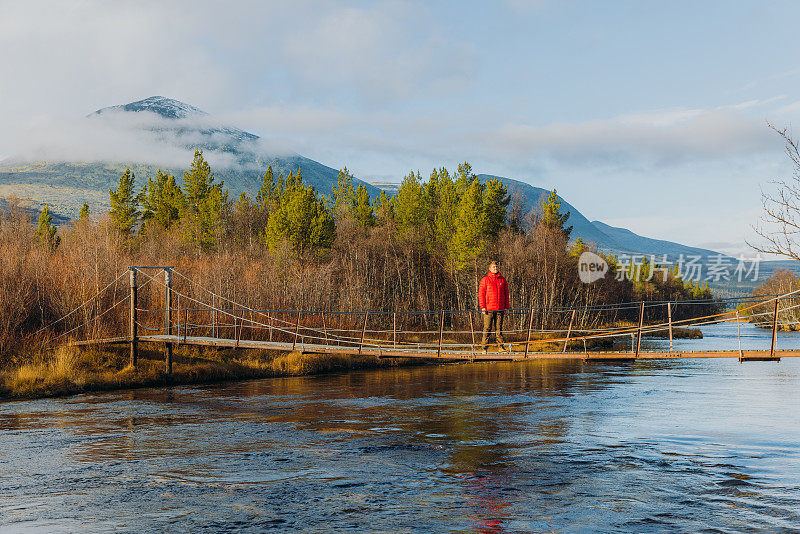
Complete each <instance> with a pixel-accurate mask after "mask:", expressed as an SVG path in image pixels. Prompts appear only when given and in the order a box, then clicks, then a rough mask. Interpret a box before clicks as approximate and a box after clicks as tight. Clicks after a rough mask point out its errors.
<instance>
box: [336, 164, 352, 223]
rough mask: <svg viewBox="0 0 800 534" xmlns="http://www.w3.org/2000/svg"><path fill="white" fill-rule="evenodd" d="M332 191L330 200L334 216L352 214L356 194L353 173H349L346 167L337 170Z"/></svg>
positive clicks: (339, 216)
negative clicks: (337, 173)
mask: <svg viewBox="0 0 800 534" xmlns="http://www.w3.org/2000/svg"><path fill="white" fill-rule="evenodd" d="M332 193H333V194H332V195H331V200H332V203H333V205H332V208H333V214H334V216H335V217H336V218H337V219H338V218H341V217H347V216H349V215H352V214H353V208H354V206H355V203H356V194H355V191H354V189H353V175H352V174H350V171H348V170H347V167H345V168H344V169H342V170H340V171H339V175H338V177H337V178H336V185H335V186H333V192H332Z"/></svg>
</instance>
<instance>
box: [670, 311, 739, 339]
mask: <svg viewBox="0 0 800 534" xmlns="http://www.w3.org/2000/svg"><path fill="white" fill-rule="evenodd" d="M736 313H737V317H738V313H739V312H736ZM667 322H669V350H672V303H671V302H667Z"/></svg>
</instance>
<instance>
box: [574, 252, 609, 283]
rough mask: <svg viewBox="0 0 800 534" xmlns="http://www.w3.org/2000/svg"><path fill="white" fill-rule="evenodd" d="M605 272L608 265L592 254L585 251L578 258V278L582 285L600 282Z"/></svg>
mask: <svg viewBox="0 0 800 534" xmlns="http://www.w3.org/2000/svg"><path fill="white" fill-rule="evenodd" d="M607 272H608V263H606V260H604V259H603V258H601V257H600V256H598V255H597V254H595V253H594V252H589V251H588V250H587V251H586V252H583V253H582V254H581V255H580V257H579V258H578V276H580V278H581V282H583V283H584V284H591V283H592V282H594V281H596V280H600V279H601V278H603V277H604V276H605V275H606V273H607Z"/></svg>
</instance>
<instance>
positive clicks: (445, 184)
mask: <svg viewBox="0 0 800 534" xmlns="http://www.w3.org/2000/svg"><path fill="white" fill-rule="evenodd" d="M459 201H460V199H459V196H458V191H457V190H456V184H455V183H454V182H453V179H452V178H450V174H449V173H448V172H447V170H446V169H440V171H439V209H437V210H436V241H437V242H438V244H439V246H440V247H442V248H447V247H448V246H449V245H450V241H451V240H452V239H453V235H454V234H455V231H456V215H457V212H458V204H459Z"/></svg>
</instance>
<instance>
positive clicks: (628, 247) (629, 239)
mask: <svg viewBox="0 0 800 534" xmlns="http://www.w3.org/2000/svg"><path fill="white" fill-rule="evenodd" d="M592 224H593V225H594V226H595V227H596V228H598V229H599V230H601V231H602V232H603V233H604V234H605V235H607V236H608V237H610V238H611V239H612V240H613V241H614V242H615V243H616V244H617V247H618V250H620V251H624V252H629V253H636V254H658V255H663V254H666V255H667V256H668V257H669V258H675V259H677V257H678V256H680V255H681V254H683V255H684V256H690V255H694V256H715V255H717V254H719V253H718V252H715V251H713V250H709V249H706V248H698V247H690V246H688V245H681V244H680V243H674V242H672V241H665V240H663V239H652V238H649V237H643V236H640V235H639V234H635V233H633V232H631V231H630V230H628V229H626V228H617V227H615V226H609V225H608V224H606V223H604V222H600V221H592Z"/></svg>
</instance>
